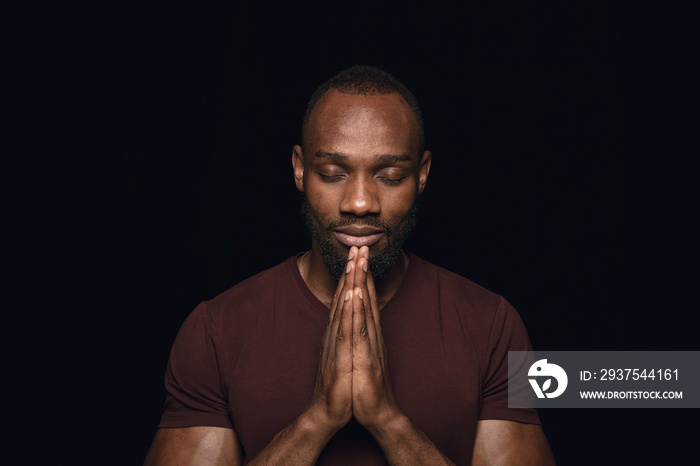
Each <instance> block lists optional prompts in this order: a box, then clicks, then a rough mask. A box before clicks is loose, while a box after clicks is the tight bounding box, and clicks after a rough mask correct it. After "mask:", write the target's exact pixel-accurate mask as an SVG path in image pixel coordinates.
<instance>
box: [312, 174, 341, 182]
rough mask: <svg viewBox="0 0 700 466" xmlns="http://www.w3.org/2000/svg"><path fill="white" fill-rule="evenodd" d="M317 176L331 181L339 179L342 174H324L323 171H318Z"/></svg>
mask: <svg viewBox="0 0 700 466" xmlns="http://www.w3.org/2000/svg"><path fill="white" fill-rule="evenodd" d="M318 176H319V177H321V179H322V180H323V181H327V182H329V183H331V182H334V181H340V180H341V179H342V178H343V176H344V175H324V174H323V173H319V174H318Z"/></svg>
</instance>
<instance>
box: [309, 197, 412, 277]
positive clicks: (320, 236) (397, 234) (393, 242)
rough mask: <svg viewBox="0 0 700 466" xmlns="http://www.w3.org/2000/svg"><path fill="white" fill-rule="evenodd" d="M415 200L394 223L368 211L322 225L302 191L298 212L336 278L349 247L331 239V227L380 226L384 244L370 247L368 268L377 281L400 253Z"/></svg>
mask: <svg viewBox="0 0 700 466" xmlns="http://www.w3.org/2000/svg"><path fill="white" fill-rule="evenodd" d="M418 204H419V203H418V199H416V202H414V203H413V205H412V206H411V209H410V210H409V211H408V214H407V215H406V217H404V219H403V220H402V221H401V222H400V223H399V224H398V225H392V224H390V223H388V222H387V221H386V220H382V219H380V218H379V217H377V216H372V215H365V216H364V217H356V216H354V215H344V216H342V217H341V218H339V219H337V220H334V221H332V222H330V223H329V224H328V225H326V226H323V225H321V224H320V222H319V221H318V220H317V217H316V216H315V215H314V213H313V211H312V210H311V205H310V204H309V201H308V199H307V198H306V195H305V194H304V195H303V200H302V204H301V213H302V215H303V217H304V224H305V225H306V229H307V230H308V231H309V233H310V234H311V237H312V238H313V239H314V240H315V241H316V242H317V243H318V246H319V251H320V253H321V257H322V258H323V262H324V263H325V264H326V267H328V270H329V271H330V274H331V276H332V277H333V278H334V279H335V280H340V277H341V276H342V275H343V272H345V267H346V266H347V262H348V251H349V250H350V248H349V247H347V246H343V245H341V247H342V249H339V248H338V246H337V244H338V243H337V241H334V239H333V230H335V229H337V228H341V227H345V226H349V225H367V226H371V227H374V228H379V229H381V230H383V231H384V234H385V236H386V238H387V241H388V243H387V245H386V246H385V247H384V248H383V249H377V246H376V245H375V246H372V247H370V250H372V254H371V255H370V257H369V271H370V272H371V273H372V278H373V279H374V282H375V284H378V283H380V282H381V281H382V280H383V279H384V278H385V277H386V275H387V274H388V273H389V271H390V270H391V268H392V267H393V266H394V264H395V263H396V260H397V259H398V258H399V257H400V256H401V247H402V246H403V243H404V241H405V240H406V237H408V235H409V233H410V232H411V230H412V229H413V227H414V226H415V225H416V219H417V217H418ZM373 248H374V249H373Z"/></svg>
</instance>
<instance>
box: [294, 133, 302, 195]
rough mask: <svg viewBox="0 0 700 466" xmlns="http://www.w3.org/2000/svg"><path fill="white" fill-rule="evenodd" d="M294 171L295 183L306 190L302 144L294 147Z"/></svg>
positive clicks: (299, 188)
mask: <svg viewBox="0 0 700 466" xmlns="http://www.w3.org/2000/svg"><path fill="white" fill-rule="evenodd" d="M292 171H293V173H294V184H296V185H297V189H298V190H299V191H301V192H302V193H303V192H304V154H303V153H302V151H301V146H299V145H296V146H294V147H292Z"/></svg>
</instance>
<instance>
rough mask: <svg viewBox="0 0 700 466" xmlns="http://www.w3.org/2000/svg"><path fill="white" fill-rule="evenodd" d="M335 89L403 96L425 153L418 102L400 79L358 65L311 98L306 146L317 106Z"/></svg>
mask: <svg viewBox="0 0 700 466" xmlns="http://www.w3.org/2000/svg"><path fill="white" fill-rule="evenodd" d="M331 89H334V90H336V91H338V92H341V93H343V94H351V95H385V94H399V95H400V96H401V97H402V98H403V100H404V101H405V102H406V104H408V106H409V107H410V108H411V110H412V111H413V115H414V116H415V117H416V120H417V122H418V149H419V151H420V152H423V150H424V146H425V129H424V127H423V114H422V113H421V111H420V107H419V106H418V100H416V97H415V96H414V95H413V93H412V92H411V91H410V90H408V88H407V87H406V86H404V85H403V83H401V81H399V80H398V79H396V78H395V77H394V76H392V75H391V74H390V73H387V72H386V71H384V70H381V69H379V68H377V67H376V66H368V65H356V66H352V67H350V68H348V69H346V70H343V71H341V72H340V73H338V74H336V75H335V76H333V77H332V78H331V79H329V80H328V81H326V82H325V83H323V84H321V85H320V86H319V87H318V88H317V89H316V91H314V93H313V94H312V95H311V98H310V99H309V103H308V105H307V106H306V113H304V120H303V122H302V125H301V141H302V145H306V141H307V132H308V123H309V119H310V117H311V113H312V112H313V110H314V108H315V107H316V104H317V103H318V101H319V100H321V97H323V96H324V95H325V94H326V92H328V91H329V90H331Z"/></svg>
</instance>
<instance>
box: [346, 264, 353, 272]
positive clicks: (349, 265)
mask: <svg viewBox="0 0 700 466" xmlns="http://www.w3.org/2000/svg"><path fill="white" fill-rule="evenodd" d="M351 264H352V262H348V265H347V267H345V273H350V269H351V268H352V266H351Z"/></svg>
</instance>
